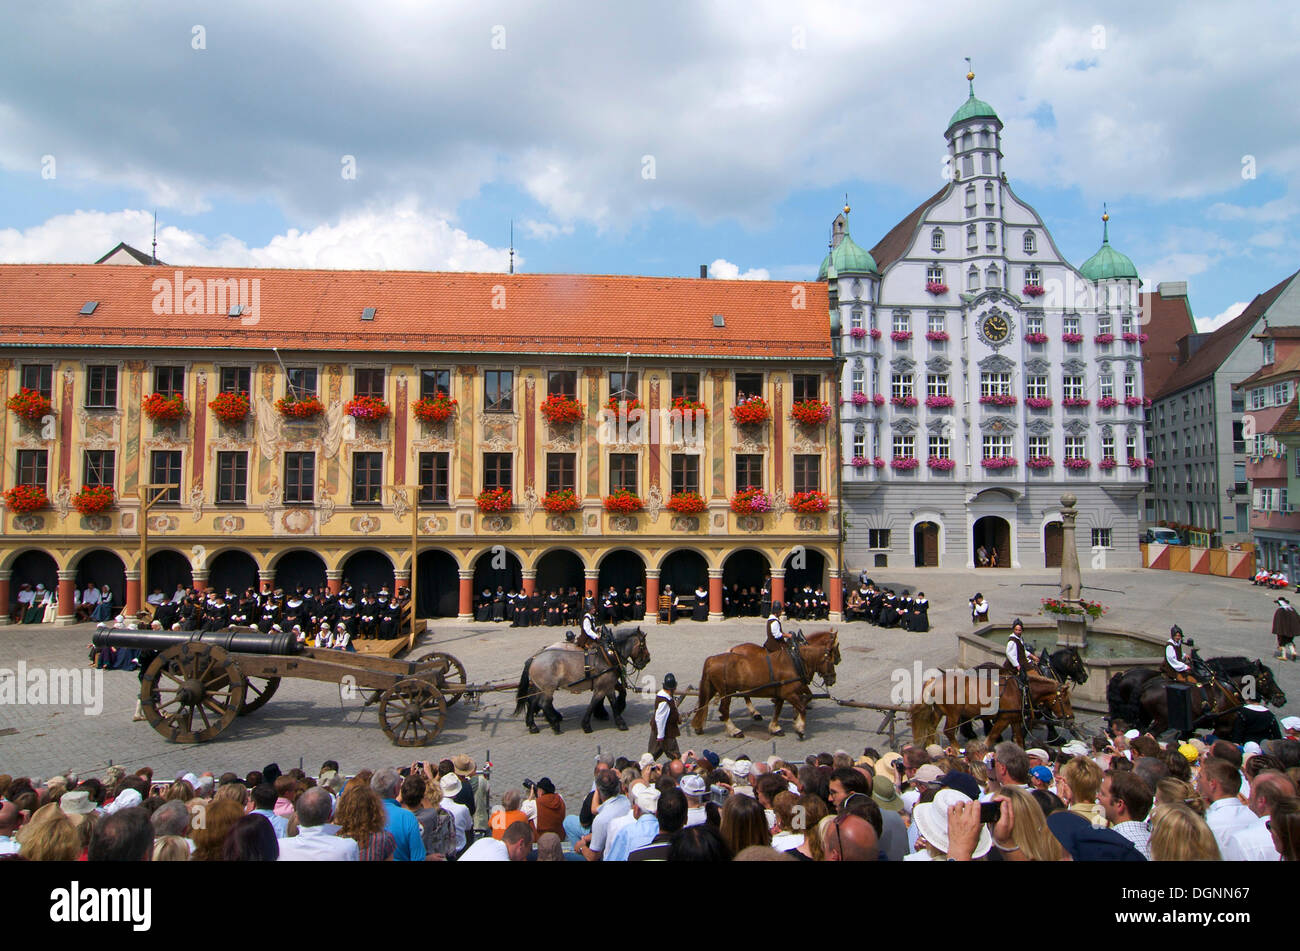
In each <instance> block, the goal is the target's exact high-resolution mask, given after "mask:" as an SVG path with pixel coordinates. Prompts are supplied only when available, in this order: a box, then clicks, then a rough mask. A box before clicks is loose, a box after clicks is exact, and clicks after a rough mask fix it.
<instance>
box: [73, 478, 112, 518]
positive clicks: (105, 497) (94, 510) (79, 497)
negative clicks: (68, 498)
mask: <svg viewBox="0 0 1300 951" xmlns="http://www.w3.org/2000/svg"><path fill="white" fill-rule="evenodd" d="M112 504H113V487H112V486H109V485H83V486H82V487H81V491H80V492H78V493H77V494H76V495H74V496H73V497H72V507H73V508H74V509H76V510H77V511H78V512H80V513H81V514H82V515H98V514H99V513H100V512H102V511H104V509H106V508H108V507H109V506H110V505H112Z"/></svg>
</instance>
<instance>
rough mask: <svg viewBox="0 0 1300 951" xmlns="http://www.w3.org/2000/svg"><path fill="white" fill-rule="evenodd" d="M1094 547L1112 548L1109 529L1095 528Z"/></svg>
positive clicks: (1093, 535) (1093, 534)
mask: <svg viewBox="0 0 1300 951" xmlns="http://www.w3.org/2000/svg"><path fill="white" fill-rule="evenodd" d="M1092 547H1093V548H1110V547H1112V545H1111V536H1110V529H1109V528H1094V529H1093V530H1092Z"/></svg>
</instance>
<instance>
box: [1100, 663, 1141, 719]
mask: <svg viewBox="0 0 1300 951" xmlns="http://www.w3.org/2000/svg"><path fill="white" fill-rule="evenodd" d="M1123 681H1124V673H1118V674H1116V675H1115V676H1113V677H1111V678H1110V680H1109V681H1108V682H1107V684H1106V707H1107V712H1108V713H1109V714H1110V719H1111V722H1112V723H1113V722H1115V721H1116V720H1123V721H1124V723H1125V724H1127V725H1129V726H1134V725H1136V724H1137V721H1138V720H1139V719H1140V717H1141V715H1142V711H1141V708H1140V706H1139V704H1138V702H1137V700H1136V699H1135V698H1134V697H1133V696H1132V693H1131V692H1130V691H1125V690H1124V684H1123Z"/></svg>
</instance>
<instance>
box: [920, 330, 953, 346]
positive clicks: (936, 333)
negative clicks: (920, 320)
mask: <svg viewBox="0 0 1300 951" xmlns="http://www.w3.org/2000/svg"><path fill="white" fill-rule="evenodd" d="M925 339H926V340H928V341H930V342H931V343H943V342H944V341H945V340H947V339H948V331H946V330H927V331H926V332H925Z"/></svg>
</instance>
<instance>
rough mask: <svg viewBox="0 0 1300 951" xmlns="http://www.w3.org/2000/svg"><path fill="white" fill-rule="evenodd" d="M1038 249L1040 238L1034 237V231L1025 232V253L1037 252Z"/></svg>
mask: <svg viewBox="0 0 1300 951" xmlns="http://www.w3.org/2000/svg"><path fill="white" fill-rule="evenodd" d="M1037 251H1038V239H1037V238H1035V237H1034V233H1033V232H1032V231H1026V232H1025V254H1035V253H1037Z"/></svg>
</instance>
